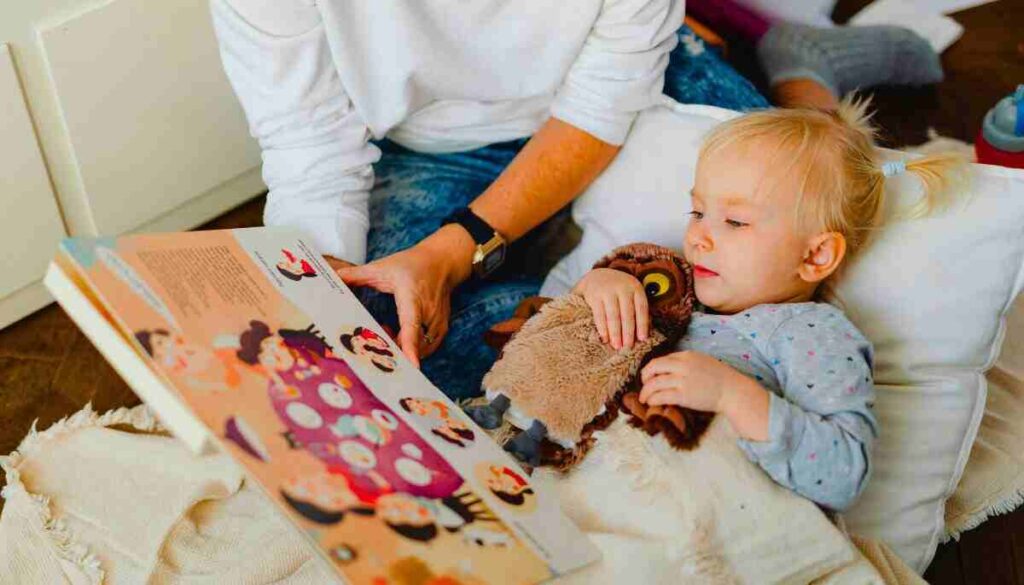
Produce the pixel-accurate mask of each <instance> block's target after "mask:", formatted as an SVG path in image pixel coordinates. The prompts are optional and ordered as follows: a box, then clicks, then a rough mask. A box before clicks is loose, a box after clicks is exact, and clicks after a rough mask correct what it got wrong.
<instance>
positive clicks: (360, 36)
mask: <svg viewBox="0 0 1024 585" xmlns="http://www.w3.org/2000/svg"><path fill="white" fill-rule="evenodd" d="M211 7H212V12H213V23H214V28H215V30H216V32H217V37H218V40H219V42H220V51H221V57H222V59H223V62H224V70H225V71H226V72H227V76H228V78H229V79H230V81H231V84H232V86H233V87H234V89H235V93H236V94H237V95H238V98H239V101H240V102H241V103H242V107H243V109H244V110H245V113H246V116H247V118H248V120H249V127H250V131H251V132H252V135H253V136H254V137H255V138H256V139H257V140H258V141H259V144H260V147H261V148H262V150H263V178H264V181H265V182H266V184H267V187H268V188H269V189H270V194H269V197H268V199H267V206H266V211H265V212H264V222H265V223H266V224H267V225H288V226H293V227H298V228H300V229H303V230H305V231H306V232H308V233H309V234H310V235H311V236H312V237H313V238H314V239H315V241H316V244H317V245H318V246H319V248H320V252H322V253H324V254H330V255H332V256H335V257H338V258H344V259H346V260H349V261H352V262H356V263H361V262H363V261H365V257H366V233H367V231H368V229H369V210H368V200H369V190H370V189H371V188H372V186H373V167H372V164H373V163H375V162H376V161H377V160H378V159H379V158H380V151H379V150H378V149H377V148H376V147H375V146H374V145H373V144H371V143H370V142H369V140H370V139H371V138H374V139H379V138H383V137H385V136H387V137H388V138H390V139H392V140H394V141H395V142H397V143H399V144H402V145H403V146H406V147H408V148H410V149H413V150H417V151H421V152H456V151H462V150H469V149H472V148H477V147H480V146H484V145H486V144H491V143H494V142H501V141H506V140H512V139H516V138H522V137H525V136H529V135H530V134H532V133H533V132H535V131H536V130H537V129H538V128H539V127H540V126H541V125H542V124H543V123H544V121H545V120H546V119H547V118H548V117H550V116H554V117H557V118H559V119H560V120H563V121H565V122H567V123H569V124H572V125H573V126H576V127H577V128H580V129H582V130H584V131H586V132H588V133H590V134H592V135H594V136H596V137H597V138H600V139H601V140H603V141H605V142H608V143H611V144H622V142H623V141H624V140H625V137H626V134H627V133H628V131H629V128H630V125H631V124H632V123H633V119H634V118H635V116H636V114H637V112H639V111H640V110H642V109H644V108H646V107H648V106H649V105H651V104H653V103H655V101H656V100H657V99H658V96H659V95H660V94H661V91H662V84H663V79H664V72H665V67H666V66H667V64H668V53H669V52H670V51H671V50H672V49H673V48H674V47H675V44H676V37H675V34H674V32H675V30H676V29H677V28H678V27H679V26H680V24H681V23H682V19H683V0H211Z"/></svg>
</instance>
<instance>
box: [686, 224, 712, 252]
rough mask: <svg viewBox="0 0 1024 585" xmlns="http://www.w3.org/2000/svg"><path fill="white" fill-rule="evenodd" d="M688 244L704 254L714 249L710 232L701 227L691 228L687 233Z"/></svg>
mask: <svg viewBox="0 0 1024 585" xmlns="http://www.w3.org/2000/svg"><path fill="white" fill-rule="evenodd" d="M686 240H687V243H688V244H690V245H691V246H693V247H694V248H696V249H698V250H700V251H702V252H710V251H711V250H713V249H714V247H715V246H714V242H713V240H712V239H711V234H710V233H708V230H706V229H704V228H703V227H701V226H691V227H690V229H689V230H687V232H686Z"/></svg>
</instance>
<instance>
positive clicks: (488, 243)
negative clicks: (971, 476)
mask: <svg viewBox="0 0 1024 585" xmlns="http://www.w3.org/2000/svg"><path fill="white" fill-rule="evenodd" d="M450 223H457V224H459V225H461V226H462V227H463V228H465V230H466V231H467V232H469V235H470V237H472V238H473V241H474V242H476V251H475V252H473V273H474V274H476V275H477V276H478V277H480V278H485V277H486V276H487V275H489V274H491V273H492V272H494V271H495V270H497V269H498V267H499V266H501V263H502V262H504V261H505V251H506V250H507V249H508V243H507V242H506V241H505V238H503V237H501V234H499V233H498V232H497V230H495V229H494V228H492V227H491V226H490V225H488V223H487V222H486V221H484V220H483V219H481V218H480V216H479V215H477V214H475V213H473V210H472V209H470V208H468V207H462V208H460V209H456V210H455V211H454V212H452V214H451V215H449V216H448V217H446V218H444V221H442V222H441V225H442V226H445V225H448V224H450Z"/></svg>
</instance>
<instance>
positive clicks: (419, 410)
mask: <svg viewBox="0 0 1024 585" xmlns="http://www.w3.org/2000/svg"><path fill="white" fill-rule="evenodd" d="M399 404H401V405H402V408H403V409H405V411H406V412H410V413H412V414H415V415H416V416H418V417H421V418H425V419H427V420H428V421H429V423H430V432H431V433H432V434H434V435H436V436H438V437H440V438H441V439H443V440H445V441H447V442H448V443H451V444H452V445H456V446H458V447H465V446H467V445H469V444H472V443H473V439H474V435H473V429H471V428H469V426H468V425H467V424H466V423H464V422H463V421H462V420H461V419H460V418H459V417H458V415H454V414H453V413H452V410H451V409H450V408H449V407H448V405H447V404H446V403H445V402H444V401H442V400H426V399H423V398H413V397H407V398H403V399H402V400H400V401H399Z"/></svg>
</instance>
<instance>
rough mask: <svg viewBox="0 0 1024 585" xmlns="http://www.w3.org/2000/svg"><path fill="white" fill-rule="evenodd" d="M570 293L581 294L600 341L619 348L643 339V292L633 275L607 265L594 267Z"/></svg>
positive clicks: (647, 326)
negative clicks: (606, 266) (592, 314)
mask: <svg viewBox="0 0 1024 585" xmlns="http://www.w3.org/2000/svg"><path fill="white" fill-rule="evenodd" d="M572 292H574V293H576V294H578V295H582V296H583V298H584V299H585V300H586V301H587V304H588V305H589V306H590V310H591V311H592V312H593V313H594V324H595V325H597V333H598V335H600V336H601V341H603V342H605V343H609V344H611V346H612V347H614V348H615V349H619V348H622V347H627V348H630V347H633V342H634V340H639V341H645V340H646V339H647V334H648V333H649V331H650V313H649V309H648V305H647V295H646V294H644V287H643V285H642V284H640V281H639V280H637V279H636V278H635V277H634V276H632V275H630V274H626V273H625V272H620V271H618V270H612V269H610V268H595V269H594V270H591V271H590V272H588V273H586V274H585V275H583V278H581V279H580V281H579V282H578V283H576V286H575V287H573V289H572Z"/></svg>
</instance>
